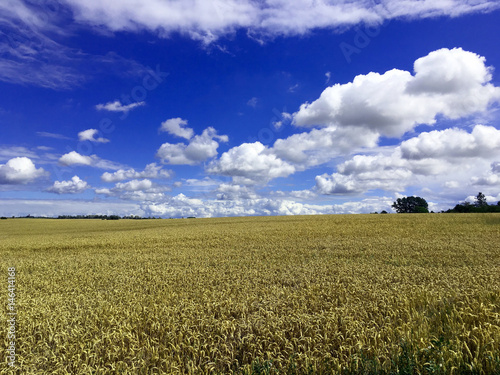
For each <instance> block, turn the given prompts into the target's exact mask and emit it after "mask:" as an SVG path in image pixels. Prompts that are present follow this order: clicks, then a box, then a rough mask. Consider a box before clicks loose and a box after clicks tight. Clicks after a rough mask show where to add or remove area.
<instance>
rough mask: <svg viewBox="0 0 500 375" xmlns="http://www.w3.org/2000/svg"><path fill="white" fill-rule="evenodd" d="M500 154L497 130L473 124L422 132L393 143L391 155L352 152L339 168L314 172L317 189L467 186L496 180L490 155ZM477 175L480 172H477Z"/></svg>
mask: <svg viewBox="0 0 500 375" xmlns="http://www.w3.org/2000/svg"><path fill="white" fill-rule="evenodd" d="M499 157H500V130H498V129H495V128H493V127H491V126H483V125H476V126H475V127H474V128H473V129H472V131H471V132H470V133H467V132H466V131H464V130H461V129H456V128H453V129H445V130H441V131H431V132H424V133H421V134H420V135H418V136H417V137H414V138H411V139H409V140H407V141H404V142H402V143H401V145H400V146H398V147H395V148H394V150H393V151H392V153H390V154H389V155H387V154H384V153H380V154H377V155H356V156H354V157H353V158H351V159H350V160H347V161H345V162H344V163H341V164H340V165H338V166H337V172H336V173H333V174H331V175H327V174H323V175H321V176H317V177H316V189H317V191H318V192H319V193H321V194H349V193H351V194H356V193H358V194H359V193H364V192H366V191H369V190H374V189H382V190H385V191H389V192H393V193H394V192H402V191H404V190H405V189H406V188H407V187H409V186H427V187H429V188H430V187H432V186H433V185H440V186H444V187H446V188H448V189H464V190H465V189H469V188H471V186H472V185H489V186H493V185H496V184H497V176H496V175H495V170H494V168H495V165H496V164H495V163H494V160H498V158H499ZM476 176H480V177H476Z"/></svg>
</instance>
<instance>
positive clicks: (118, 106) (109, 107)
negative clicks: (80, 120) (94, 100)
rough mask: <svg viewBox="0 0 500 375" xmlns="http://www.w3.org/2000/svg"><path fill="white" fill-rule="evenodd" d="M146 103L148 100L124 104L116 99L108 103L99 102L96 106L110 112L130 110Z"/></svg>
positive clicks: (100, 109)
mask: <svg viewBox="0 0 500 375" xmlns="http://www.w3.org/2000/svg"><path fill="white" fill-rule="evenodd" d="M143 105H146V102H136V103H131V104H127V105H123V104H122V103H121V102H120V101H119V100H115V101H114V102H109V103H106V104H97V105H96V106H95V107H96V109H97V110H99V111H103V110H105V111H110V112H125V113H126V112H128V111H130V110H132V109H134V108H137V107H141V106H143Z"/></svg>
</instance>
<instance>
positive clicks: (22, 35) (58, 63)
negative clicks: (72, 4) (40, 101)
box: [0, 0, 146, 90]
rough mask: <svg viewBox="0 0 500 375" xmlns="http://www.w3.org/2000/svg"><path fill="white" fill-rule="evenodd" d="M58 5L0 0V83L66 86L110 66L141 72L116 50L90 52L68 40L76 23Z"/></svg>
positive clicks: (78, 83)
mask: <svg viewBox="0 0 500 375" xmlns="http://www.w3.org/2000/svg"><path fill="white" fill-rule="evenodd" d="M70 12H71V9H70V8H67V7H66V6H64V5H63V4H62V3H56V2H51V3H50V6H49V5H48V3H47V2H41V3H38V4H37V3H35V2H29V3H28V2H24V1H14V0H5V1H2V2H0V30H1V31H0V35H1V37H0V56H1V58H0V81H4V82H9V83H14V84H21V85H31V86H38V87H44V88H49V89H55V90H69V89H72V88H74V87H78V86H81V85H82V84H84V83H85V82H86V81H87V80H89V79H90V78H91V77H94V76H95V75H98V74H100V72H104V71H107V70H109V69H108V68H109V67H110V66H113V68H114V69H112V71H113V72H116V74H120V75H141V74H144V73H145V72H146V68H145V67H143V66H142V65H140V64H138V63H137V62H135V61H132V60H128V59H125V58H123V57H121V56H118V55H117V54H115V53H112V52H110V53H108V54H106V55H90V54H87V53H85V52H83V51H81V50H80V49H75V48H71V47H69V46H68V45H67V41H68V39H69V37H70V36H71V30H72V29H73V28H74V25H71V24H68V22H67V20H68V17H69V13H70Z"/></svg>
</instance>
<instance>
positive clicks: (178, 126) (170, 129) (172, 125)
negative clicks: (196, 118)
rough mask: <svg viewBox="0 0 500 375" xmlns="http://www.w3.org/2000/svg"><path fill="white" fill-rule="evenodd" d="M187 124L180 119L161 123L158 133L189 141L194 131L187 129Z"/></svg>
mask: <svg viewBox="0 0 500 375" xmlns="http://www.w3.org/2000/svg"><path fill="white" fill-rule="evenodd" d="M187 124H188V122H187V120H183V119H181V118H180V117H176V118H172V119H170V120H167V121H165V122H162V124H161V128H160V131H161V132H167V133H169V134H172V135H175V136H177V137H181V138H185V139H191V138H192V137H193V135H194V130H193V129H191V128H187V127H186V126H187Z"/></svg>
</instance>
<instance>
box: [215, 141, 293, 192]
mask: <svg viewBox="0 0 500 375" xmlns="http://www.w3.org/2000/svg"><path fill="white" fill-rule="evenodd" d="M207 172H208V173H210V174H216V175H222V176H230V177H232V178H233V182H234V183H235V184H241V185H248V184H262V183H267V182H269V181H270V180H271V179H274V178H278V177H287V176H289V175H291V174H292V173H294V172H295V167H294V166H293V165H291V164H289V163H287V162H285V161H283V160H281V159H280V158H278V157H277V156H276V155H275V154H274V153H273V152H272V151H271V150H269V149H268V148H267V147H265V146H264V145H263V144H262V143H260V142H255V143H243V144H242V145H240V146H238V147H233V148H232V149H230V150H229V151H227V152H225V153H223V154H222V155H221V157H220V158H219V159H218V160H214V161H213V162H212V163H210V165H209V166H208V168H207Z"/></svg>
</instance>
